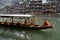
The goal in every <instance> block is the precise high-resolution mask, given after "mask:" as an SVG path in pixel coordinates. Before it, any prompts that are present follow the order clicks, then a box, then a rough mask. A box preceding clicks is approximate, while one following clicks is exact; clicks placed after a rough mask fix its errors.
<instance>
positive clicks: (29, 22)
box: [0, 14, 53, 30]
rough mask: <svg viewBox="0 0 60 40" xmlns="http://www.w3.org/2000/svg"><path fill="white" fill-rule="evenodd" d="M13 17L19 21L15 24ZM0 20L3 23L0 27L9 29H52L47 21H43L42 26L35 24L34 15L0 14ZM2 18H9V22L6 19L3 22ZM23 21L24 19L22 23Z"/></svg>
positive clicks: (0, 23)
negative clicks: (0, 19)
mask: <svg viewBox="0 0 60 40" xmlns="http://www.w3.org/2000/svg"><path fill="white" fill-rule="evenodd" d="M15 17H17V18H18V19H17V20H19V21H17V22H15V21H14V20H15V19H14V18H15ZM0 18H2V19H3V21H1V22H0V26H4V27H9V28H23V29H34V30H42V29H49V28H53V26H52V25H50V23H49V22H48V20H44V23H43V25H37V24H35V19H34V18H35V17H34V15H28V14H0ZM4 18H10V19H11V21H10V22H8V19H7V20H4ZM23 19H24V21H23ZM22 21H23V22H22Z"/></svg>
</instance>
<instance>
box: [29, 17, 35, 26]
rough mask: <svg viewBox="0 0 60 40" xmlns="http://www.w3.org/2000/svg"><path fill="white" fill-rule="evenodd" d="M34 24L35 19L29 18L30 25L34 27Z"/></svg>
mask: <svg viewBox="0 0 60 40" xmlns="http://www.w3.org/2000/svg"><path fill="white" fill-rule="evenodd" d="M34 26H35V19H34V17H33V18H32V19H31V26H30V27H34Z"/></svg>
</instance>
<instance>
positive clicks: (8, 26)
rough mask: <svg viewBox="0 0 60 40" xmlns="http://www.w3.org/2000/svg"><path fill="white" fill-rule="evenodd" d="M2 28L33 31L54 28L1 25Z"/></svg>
mask: <svg viewBox="0 0 60 40" xmlns="http://www.w3.org/2000/svg"><path fill="white" fill-rule="evenodd" d="M0 26H1V27H5V28H6V27H7V28H19V29H32V30H42V29H49V28H53V26H49V27H47V26H46V27H42V26H41V27H38V26H39V25H37V26H34V27H30V26H25V25H4V24H0Z"/></svg>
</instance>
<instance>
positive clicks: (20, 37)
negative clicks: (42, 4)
mask: <svg viewBox="0 0 60 40" xmlns="http://www.w3.org/2000/svg"><path fill="white" fill-rule="evenodd" d="M45 18H47V19H48V20H49V22H50V23H51V24H52V25H53V26H54V27H53V28H51V29H44V30H27V29H21V28H20V29H17V28H14V29H13V28H3V27H2V28H0V40H60V18H56V17H45ZM43 20H44V17H40V18H39V17H37V19H36V21H35V23H36V24H42V23H43ZM0 27H1V26H0Z"/></svg>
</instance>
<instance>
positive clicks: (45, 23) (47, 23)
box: [42, 19, 51, 27]
mask: <svg viewBox="0 0 60 40" xmlns="http://www.w3.org/2000/svg"><path fill="white" fill-rule="evenodd" d="M50 26H51V25H50V23H49V22H48V20H46V19H45V21H44V23H43V25H42V27H50Z"/></svg>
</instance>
